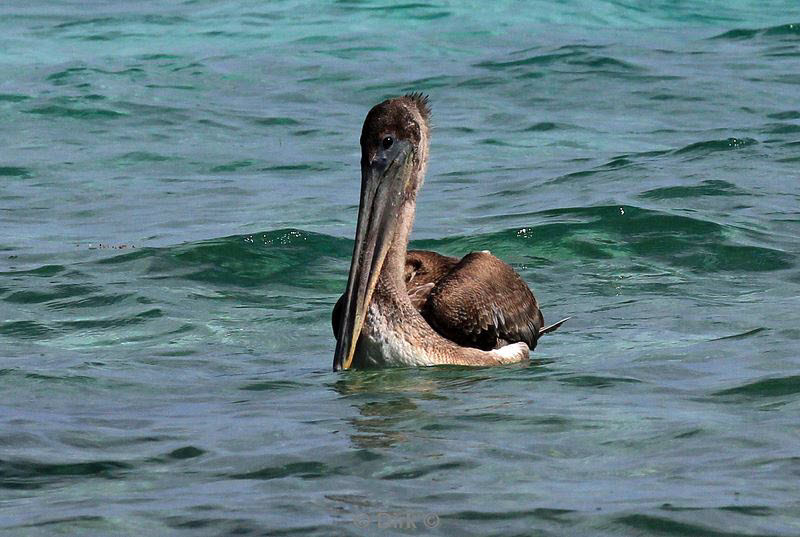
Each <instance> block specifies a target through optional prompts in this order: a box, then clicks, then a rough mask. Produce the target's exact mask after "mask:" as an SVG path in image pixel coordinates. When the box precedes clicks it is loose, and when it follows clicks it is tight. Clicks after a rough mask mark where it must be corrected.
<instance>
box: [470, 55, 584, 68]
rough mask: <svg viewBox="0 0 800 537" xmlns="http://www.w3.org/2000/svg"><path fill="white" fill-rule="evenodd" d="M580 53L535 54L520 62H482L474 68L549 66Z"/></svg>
mask: <svg viewBox="0 0 800 537" xmlns="http://www.w3.org/2000/svg"><path fill="white" fill-rule="evenodd" d="M579 54H580V52H575V51H569V52H561V53H550V54H537V55H534V56H529V57H527V58H522V59H520V60H510V61H482V62H479V63H476V64H475V65H474V66H475V67H480V68H483V69H490V70H492V71H502V70H506V69H510V68H517V67H526V66H539V65H550V64H553V63H557V62H560V61H561V60H564V59H566V58H571V57H574V56H576V55H579Z"/></svg>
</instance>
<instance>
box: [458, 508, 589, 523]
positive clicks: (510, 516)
mask: <svg viewBox="0 0 800 537" xmlns="http://www.w3.org/2000/svg"><path fill="white" fill-rule="evenodd" d="M573 513H575V511H573V510H571V509H553V508H546V507H538V508H535V509H527V510H516V509H512V510H508V511H474V510H470V511H457V512H455V513H452V514H447V515H444V516H442V518H443V519H445V520H448V519H452V520H466V521H473V522H479V521H500V520H507V521H515V520H520V519H526V518H534V519H540V520H548V521H551V522H560V523H567V522H569V520H567V519H566V518H567V517H568V515H570V514H573Z"/></svg>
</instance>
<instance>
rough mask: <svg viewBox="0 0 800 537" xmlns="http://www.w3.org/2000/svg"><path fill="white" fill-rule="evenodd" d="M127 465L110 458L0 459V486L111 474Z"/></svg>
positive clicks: (36, 485)
mask: <svg viewBox="0 0 800 537" xmlns="http://www.w3.org/2000/svg"><path fill="white" fill-rule="evenodd" d="M131 468H132V466H131V465H130V464H128V463H125V462H120V461H113V460H99V461H89V462H72V463H42V462H35V461H26V460H0V487H3V488H23V489H25V488H31V489H33V488H42V487H45V486H47V485H51V484H55V483H58V482H60V481H63V480H64V479H69V478H85V477H101V478H115V477H118V476H119V475H120V474H121V473H123V472H125V471H126V470H129V469H131Z"/></svg>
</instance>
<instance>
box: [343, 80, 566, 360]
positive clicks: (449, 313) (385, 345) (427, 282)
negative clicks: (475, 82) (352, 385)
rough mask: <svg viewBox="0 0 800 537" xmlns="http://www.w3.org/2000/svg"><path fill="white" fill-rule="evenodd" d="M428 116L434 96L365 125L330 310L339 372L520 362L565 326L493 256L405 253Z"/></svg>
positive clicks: (406, 100)
mask: <svg viewBox="0 0 800 537" xmlns="http://www.w3.org/2000/svg"><path fill="white" fill-rule="evenodd" d="M429 119H430V108H429V106H428V98H427V96H423V95H422V94H421V93H412V94H410V95H405V96H403V97H398V98H394V99H389V100H386V101H383V102H382V103H380V104H377V105H375V106H374V107H373V108H372V110H370V111H369V113H368V114H367V118H366V119H365V120H364V127H363V129H362V130H361V202H360V204H359V208H358V223H357V225H356V238H355V246H354V248H353V259H352V263H351V265H350V275H349V277H348V280H347V289H346V290H345V293H344V295H342V297H341V298H340V299H339V301H338V302H337V303H336V306H335V307H334V309H333V330H334V334H335V335H336V340H337V341H336V352H335V353H334V356H333V370H334V371H337V370H338V369H342V368H344V369H348V368H350V367H351V366H354V367H369V366H422V365H441V364H451V365H471V366H487V365H499V364H508V363H513V362H520V361H523V360H526V359H528V353H529V351H531V350H533V349H534V347H535V346H536V342H537V340H538V339H539V336H541V335H542V334H545V333H547V332H552V331H554V330H556V329H557V328H558V327H559V326H560V325H561V323H563V322H564V321H559V322H558V323H555V324H553V325H551V326H548V327H545V326H544V319H543V317H542V312H541V311H540V310H539V305H538V303H537V302H536V298H535V297H534V296H533V293H531V291H530V289H529V288H528V286H527V285H526V284H525V282H524V281H523V280H522V278H520V276H519V275H518V274H517V273H516V272H514V270H513V269H512V268H511V267H510V266H508V265H507V264H505V263H503V262H502V261H500V260H499V259H497V258H496V257H494V256H493V255H491V254H490V253H489V252H473V253H470V254H468V255H466V256H465V257H464V258H463V259H461V260H458V259H456V258H454V257H446V256H443V255H439V254H437V253H435V252H424V251H407V247H408V238H409V235H410V233H411V225H412V223H413V221H414V209H415V206H416V198H417V192H418V191H419V189H420V187H421V186H422V182H423V180H424V177H425V170H426V168H427V165H428V148H429V136H430V128H429V123H428V122H429ZM564 320H566V319H564Z"/></svg>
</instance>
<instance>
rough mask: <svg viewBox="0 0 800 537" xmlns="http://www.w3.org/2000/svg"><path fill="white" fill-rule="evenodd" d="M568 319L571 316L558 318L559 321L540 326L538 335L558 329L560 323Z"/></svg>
mask: <svg viewBox="0 0 800 537" xmlns="http://www.w3.org/2000/svg"><path fill="white" fill-rule="evenodd" d="M570 319H572V317H565V318H564V319H561V320H560V321H558V322H557V323H553V324H551V325H549V326H545V327H544V328H542V329H541V330H539V335H540V336H543V335H545V334H549V333H551V332H555V331H556V330H558V329H559V327H560V326H561V325H562V324H564V323H565V322H567V321H569V320H570Z"/></svg>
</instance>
